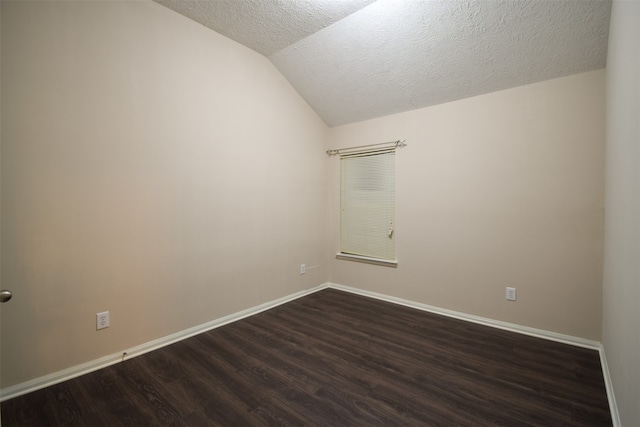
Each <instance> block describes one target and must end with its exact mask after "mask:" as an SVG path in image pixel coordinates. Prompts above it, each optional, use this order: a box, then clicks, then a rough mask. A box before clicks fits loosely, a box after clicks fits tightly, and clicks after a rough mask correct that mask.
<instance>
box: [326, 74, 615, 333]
mask: <svg viewBox="0 0 640 427" xmlns="http://www.w3.org/2000/svg"><path fill="white" fill-rule="evenodd" d="M604 93H605V91H604V71H603V70H599V71H594V72H589V73H584V74H579V75H574V76H570V77H565V78H561V79H556V80H551V81H546V82H542V83H538V84H533V85H529V86H523V87H518V88H514V89H510V90H505V91H501V92H496V93H492V94H488V95H483V96H478V97H474V98H469V99H464V100H461V101H457V102H452V103H448V104H443V105H439V106H435V107H429V108H425V109H420V110H414V111H411V112H407V113H402V114H398V115H393V116H388V117H384V118H380V119H375V120H370V121H366V122H361V123H356V124H351V125H345V126H341V127H337V128H332V129H330V130H329V137H328V144H329V146H331V148H334V147H347V146H354V145H362V144H368V143H374V142H383V141H391V140H395V139H399V138H404V139H406V140H407V143H408V146H407V147H406V148H403V149H401V150H400V151H399V153H398V155H397V159H396V175H397V177H396V191H397V196H396V245H397V246H396V254H397V259H398V268H397V269H393V268H389V267H381V266H374V265H368V264H362V263H357V262H353V261H344V260H335V259H333V258H332V261H331V281H332V282H336V283H339V284H342V285H347V286H354V287H357V288H362V289H366V290H369V291H373V292H380V293H383V294H388V295H392V296H395V297H400V298H405V299H409V300H413V301H417V302H421V303H425V304H429V305H434V306H438V307H441V308H446V309H450V310H456V311H460V312H464V313H468V314H473V315H478V316H483V317H488V318H492V319H496V320H501V321H506V322H511V323H516V324H519V325H524V326H529V327H534V328H540V329H544V330H548V331H554V332H559V333H564V334H569V335H572V336H577V337H582V338H586V339H594V340H599V339H600V333H601V313H602V307H601V294H602V286H601V282H602V245H603V225H602V223H603V197H604V195H603V185H604V184H603V173H604V172H603V165H604V158H603V155H604V139H605V136H604V133H605V126H604V102H605V98H604ZM327 163H328V165H327V167H328V171H329V178H328V179H329V217H330V221H329V227H330V230H329V232H330V237H329V250H330V251H332V253H333V254H335V253H336V252H338V251H339V191H340V187H339V176H340V171H339V160H338V159H335V158H332V159H329V160H328V161H327ZM506 286H513V287H516V288H517V296H518V300H517V301H516V302H508V301H506V300H505V287H506Z"/></svg>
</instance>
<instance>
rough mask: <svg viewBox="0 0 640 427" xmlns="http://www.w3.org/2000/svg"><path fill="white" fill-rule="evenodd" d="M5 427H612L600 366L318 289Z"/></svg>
mask: <svg viewBox="0 0 640 427" xmlns="http://www.w3.org/2000/svg"><path fill="white" fill-rule="evenodd" d="M2 424H3V426H4V427H11V426H39V427H40V426H49V425H50V426H62V425H69V426H72V425H77V426H174V425H175V426H262V425H273V426H287V425H308V426H456V425H457V426H485V425H487V426H488V425H491V426H493V425H503V426H608V425H611V417H610V413H609V408H608V403H607V396H606V392H605V386H604V380H603V376H602V372H601V368H600V361H599V355H598V353H597V352H596V351H594V350H589V349H583V348H578V347H573V346H569V345H564V344H559V343H555V342H551V341H546V340H542V339H537V338H533V337H528V336H524V335H519V334H515V333H511V332H507V331H502V330H499V329H494V328H489V327H485V326H480V325H476V324H473V323H468V322H464V321H459V320H455V319H451V318H447V317H443V316H439V315H435V314H430V313H426V312H422V311H419V310H414V309H411V308H407V307H403V306H399V305H395V304H390V303H386V302H382V301H378V300H375V299H370V298H366V297H362V296H357V295H353V294H350V293H346V292H341V291H337V290H333V289H326V290H323V291H320V292H317V293H314V294H311V295H308V296H306V297H303V298H300V299H298V300H295V301H293V302H290V303H288V304H285V305H282V306H279V307H277V308H274V309H271V310H268V311H266V312H263V313H260V314H257V315H255V316H252V317H249V318H246V319H243V320H240V321H238V322H235V323H232V324H229V325H226V326H223V327H220V328H218V329H215V330H212V331H210V332H206V333H203V334H200V335H198V336H195V337H193V338H189V339H187V340H184V341H181V342H179V343H177V344H173V345H171V346H168V347H164V348H162V349H160V350H157V351H154V352H152V353H148V354H145V355H143V356H140V357H136V358H132V359H130V360H126V361H124V362H123V363H120V364H117V365H114V366H111V367H108V368H105V369H102V370H99V371H97V372H94V373H91V374H87V375H84V376H82V377H79V378H76V379H73V380H70V381H67V382H65V383H62V384H58V385H55V386H51V387H48V388H46V389H43V390H39V391H36V392H33V393H30V394H27V395H24V396H20V397H16V398H14V399H11V400H8V401H6V402H3V403H2Z"/></svg>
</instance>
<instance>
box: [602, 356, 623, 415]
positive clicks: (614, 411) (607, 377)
mask: <svg viewBox="0 0 640 427" xmlns="http://www.w3.org/2000/svg"><path fill="white" fill-rule="evenodd" d="M600 364H601V365H602V376H603V377H604V386H605V388H606V389H607V399H608V400H609V410H610V411H611V422H612V424H613V427H621V426H622V424H621V423H620V413H619V412H618V404H617V403H616V395H615V393H614V392H613V383H612V382H611V374H610V373H609V365H608V363H607V357H606V356H605V354H604V347H603V346H600Z"/></svg>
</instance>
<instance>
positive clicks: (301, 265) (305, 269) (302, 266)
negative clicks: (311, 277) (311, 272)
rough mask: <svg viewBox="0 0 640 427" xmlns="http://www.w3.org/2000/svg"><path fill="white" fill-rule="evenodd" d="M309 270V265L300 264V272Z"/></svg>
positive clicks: (303, 272)
mask: <svg viewBox="0 0 640 427" xmlns="http://www.w3.org/2000/svg"><path fill="white" fill-rule="evenodd" d="M306 272H307V266H306V265H304V264H300V274H305V273H306Z"/></svg>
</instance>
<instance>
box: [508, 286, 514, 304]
mask: <svg viewBox="0 0 640 427" xmlns="http://www.w3.org/2000/svg"><path fill="white" fill-rule="evenodd" d="M507 300H508V301H515V300H516V288H507Z"/></svg>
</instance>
